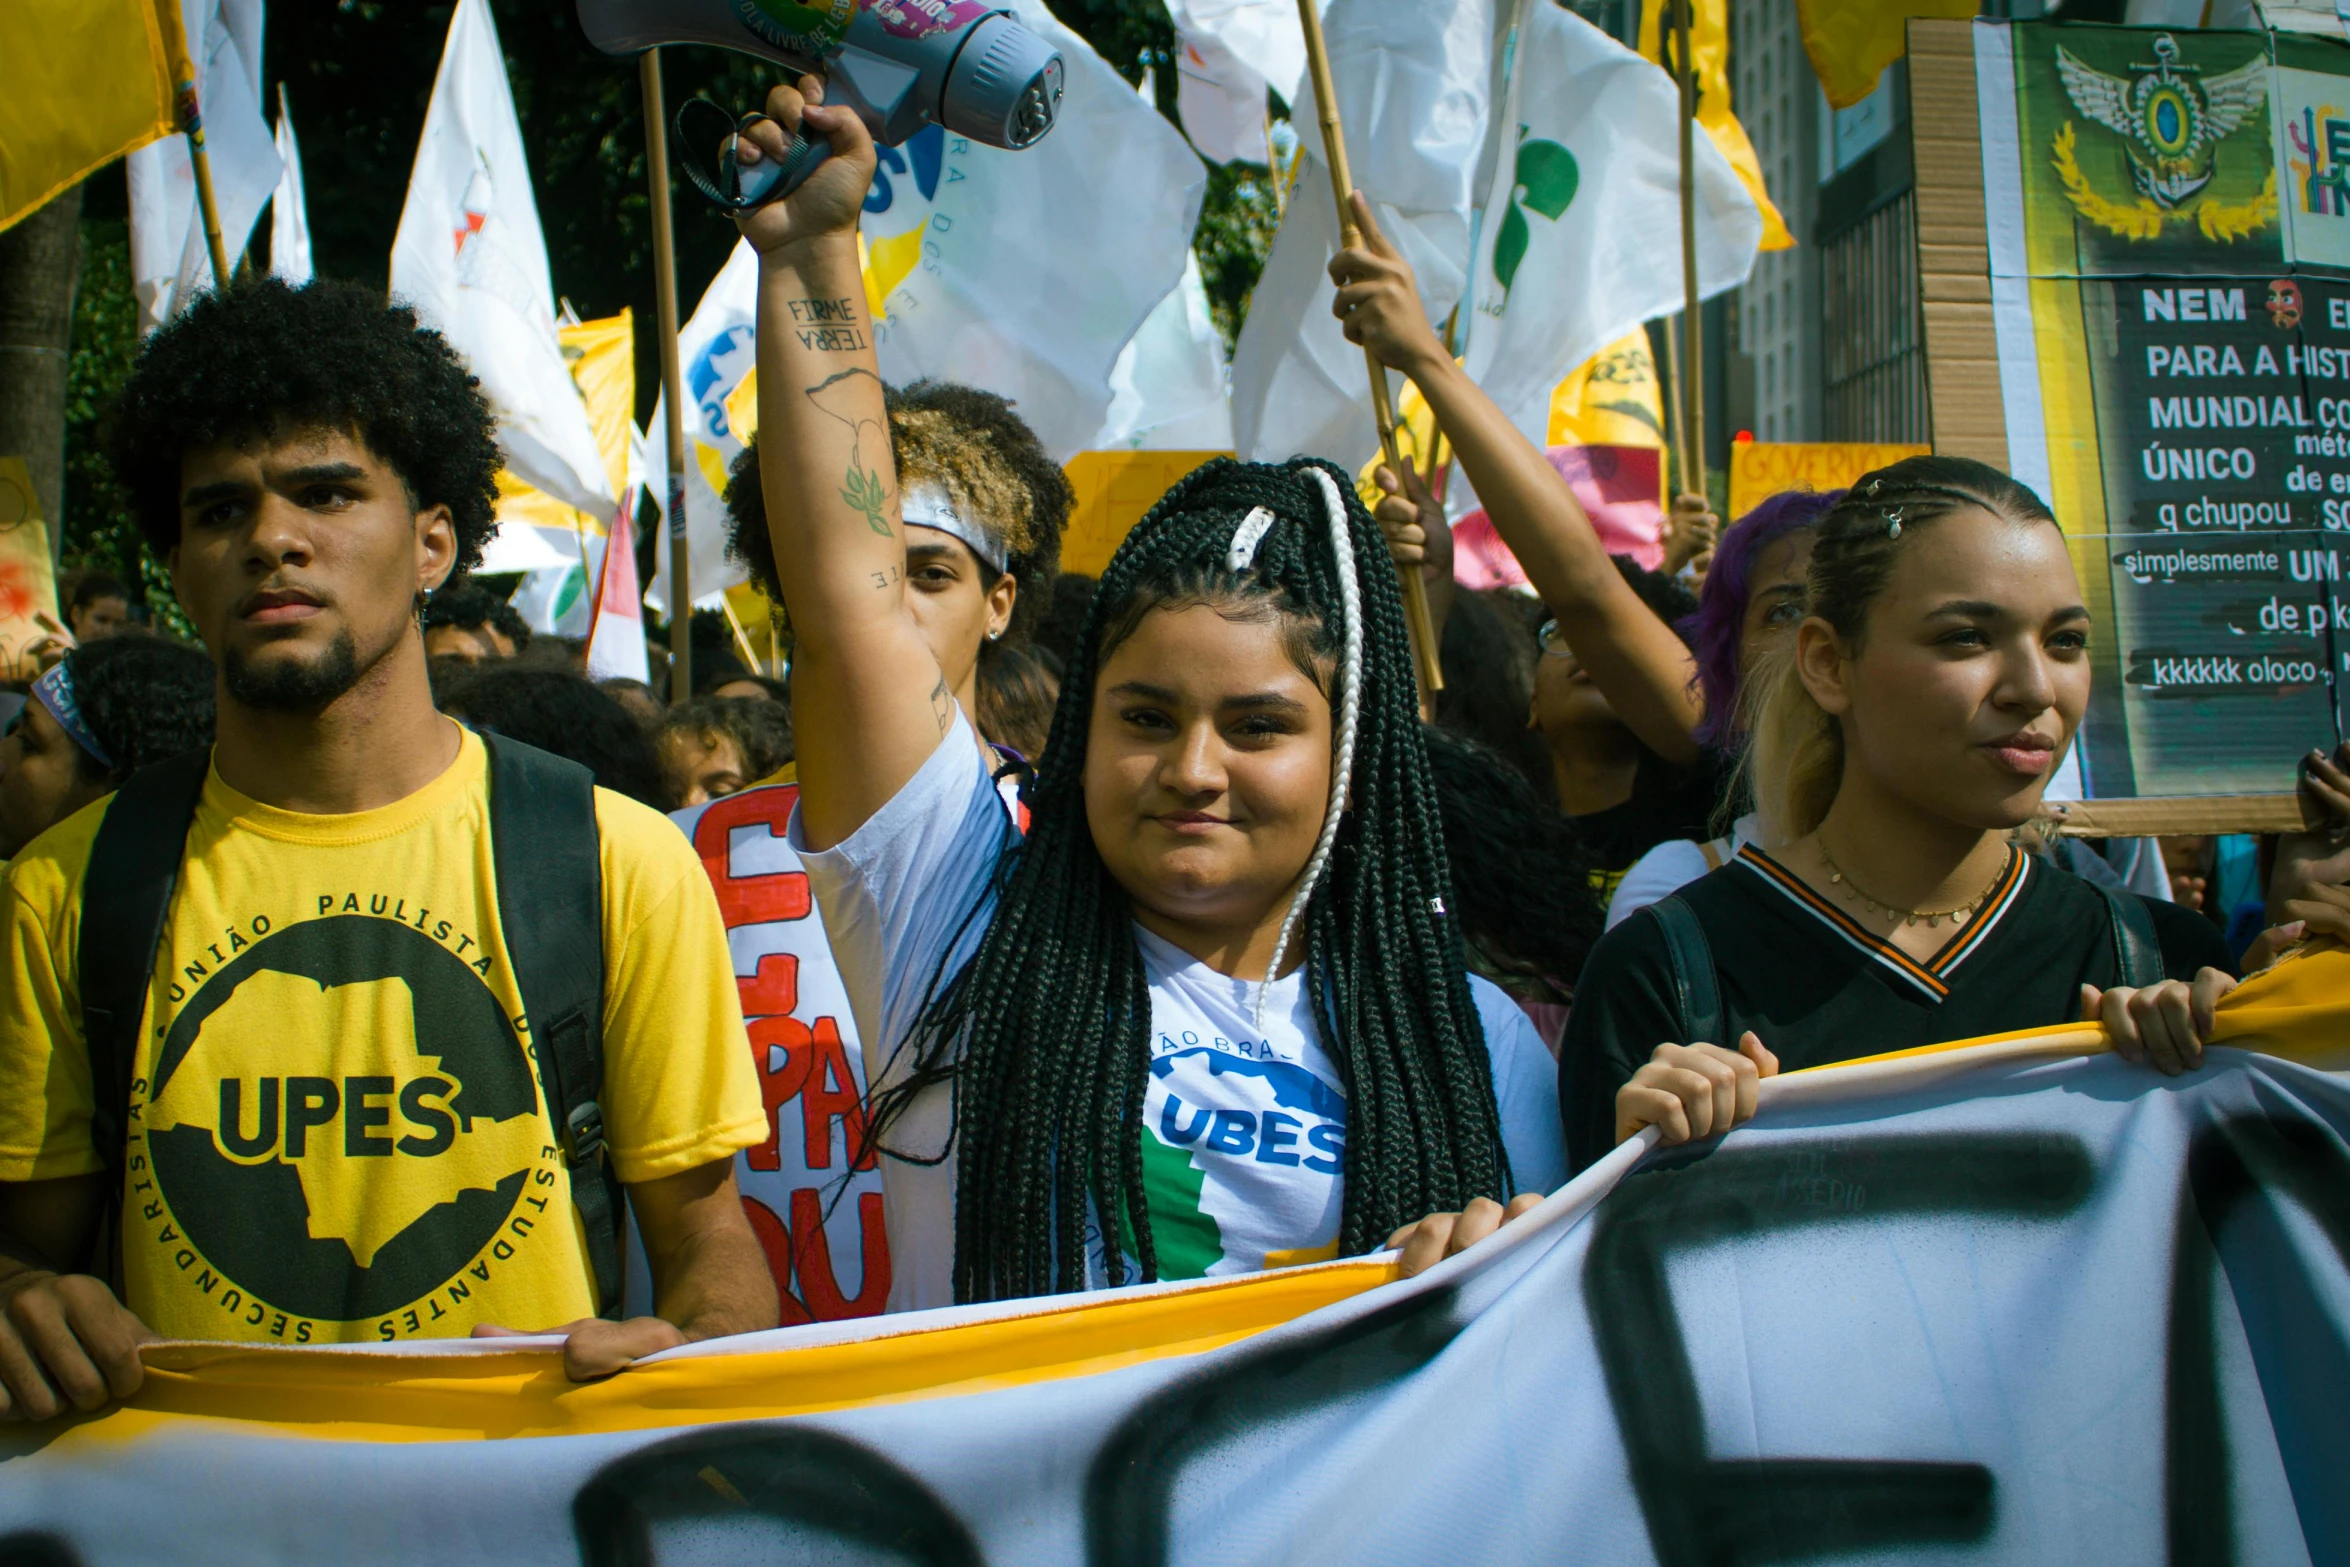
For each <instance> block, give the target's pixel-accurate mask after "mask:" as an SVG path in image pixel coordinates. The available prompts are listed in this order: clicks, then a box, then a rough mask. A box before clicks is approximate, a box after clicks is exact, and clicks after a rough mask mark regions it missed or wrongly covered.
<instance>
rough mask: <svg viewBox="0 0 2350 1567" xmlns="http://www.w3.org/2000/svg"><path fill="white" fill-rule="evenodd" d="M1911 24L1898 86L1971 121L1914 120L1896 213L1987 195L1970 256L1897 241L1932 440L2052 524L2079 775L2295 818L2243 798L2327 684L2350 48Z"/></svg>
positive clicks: (2294, 40)
mask: <svg viewBox="0 0 2350 1567" xmlns="http://www.w3.org/2000/svg"><path fill="white" fill-rule="evenodd" d="M1915 31H1916V32H1917V33H1918V35H1919V36H1918V37H1917V38H1913V48H1912V71H1913V79H1914V80H1913V85H1914V86H1915V88H1916V90H1917V91H1919V92H1921V93H1925V94H1932V95H1936V96H1935V101H1936V102H1952V103H1958V102H1963V103H1965V104H1967V105H1969V106H1971V107H1972V109H1973V111H1974V112H1973V113H1972V115H1962V116H1960V117H1958V123H1959V124H1962V125H1964V126H1965V128H1966V129H1967V130H1969V131H1971V132H1973V133H1974V134H1973V137H1972V139H1971V140H1962V139H1961V138H1960V136H1959V135H1958V134H1957V133H1956V132H1955V131H1954V129H1953V127H1952V125H1951V124H1950V123H1949V122H1948V120H1947V118H1946V120H1945V123H1943V124H1941V125H1940V126H1939V127H1938V128H1937V129H1936V131H1935V132H1934V133H1933V135H1932V136H1930V137H1929V136H1927V135H1926V133H1924V132H1922V131H1921V132H1919V133H1918V134H1919V139H1918V142H1917V147H1918V156H1919V160H1920V161H1919V164H1918V169H1919V176H1918V223H1919V230H1920V233H1921V234H1923V233H1925V232H1927V231H1928V230H1931V231H1933V232H1935V233H1937V234H1940V233H1943V232H1945V231H1946V226H1947V224H1948V223H1950V222H1951V221H1952V220H1953V219H1954V217H1956V216H1958V215H1960V214H1964V213H1966V212H1969V211H1970V210H1971V211H1972V212H1974V213H1979V214H1980V215H1981V216H1980V217H1979V218H1974V219H1971V220H1968V221H1972V222H1975V223H1979V224H1980V225H1981V227H1979V228H1976V229H1974V230H1973V231H1972V232H1973V233H1974V234H1979V235H1980V236H1982V240H1981V248H1980V249H1975V248H1973V247H1972V246H1971V245H1961V244H1951V245H1935V246H1931V247H1924V246H1921V249H1920V252H1919V255H1920V263H1919V264H1920V273H1921V275H1920V292H1921V297H1922V298H1924V299H1925V300H1927V301H1933V302H1947V303H1929V304H1928V305H1927V307H1926V320H1927V354H1928V360H1929V369H1928V377H1927V379H1928V382H1929V385H1930V386H1931V387H1932V389H1933V393H1932V395H1933V417H1934V434H1935V443H1936V448H1937V450H1942V451H1963V452H1966V453H1968V454H1969V455H1974V456H1980V457H1983V458H1984V459H1985V460H1987V461H1991V462H1994V463H1996V464H1999V465H2000V466H2003V467H2005V468H2006V469H2007V471H2009V472H2010V473H2012V474H2014V476H2015V477H2016V478H2017V479H2019V480H2020V481H2022V482H2023V483H2024V484H2026V485H2029V486H2030V487H2031V488H2032V489H2033V490H2034V491H2036V492H2037V493H2039V494H2040V495H2041V496H2042V497H2043V498H2044V499H2046V501H2047V502H2048V504H2049V507H2050V509H2051V510H2052V511H2054V512H2055V514H2056V517H2057V519H2058V521H2059V522H2060V523H2061V524H2062V525H2063V527H2064V530H2065V533H2066V534H2067V536H2068V537H2069V538H2070V540H2071V541H2072V546H2073V562H2074V566H2075V569H2076V570H2077V571H2078V572H2079V574H2080V579H2081V588H2082V591H2083V594H2084V596H2085V602H2086V603H2087V604H2088V606H2089V609H2090V613H2091V615H2092V616H2093V617H2094V626H2093V631H2092V635H2091V658H2092V660H2093V666H2094V678H2093V681H2092V684H2091V695H2090V705H2089V711H2088V714H2087V716H2086V718H2085V719H2084V721H2083V723H2082V727H2081V737H2080V741H2079V744H2078V746H2077V749H2076V752H2075V755H2076V757H2077V759H2078V762H2079V783H2080V787H2081V793H2082V795H2083V797H2084V798H2085V799H2086V800H2087V801H2090V802H2097V801H2114V802H2145V803H2149V804H2150V803H2152V802H2155V801H2168V802H2172V803H2173V804H2174V805H2176V806H2178V807H2181V808H2182V809H2184V808H2186V807H2189V806H2192V805H2194V804H2196V803H2197V802H2211V801H2215V800H2219V799H2228V800H2231V801H2233V802H2235V803H2234V804H2232V805H2231V806H2230V807H2229V812H2230V817H2229V821H2228V823H2227V824H2226V825H2227V826H2228V827H2229V828H2230V829H2231V830H2253V829H2254V827H2255V826H2256V825H2273V821H2272V818H2281V819H2283V820H2285V821H2287V822H2290V821H2291V820H2292V817H2293V814H2294V813H2292V812H2290V811H2282V812H2280V811H2278V810H2273V809H2269V808H2267V807H2266V806H2264V805H2262V803H2261V801H2260V797H2262V796H2267V797H2270V798H2271V799H2272V800H2274V799H2277V798H2279V797H2283V796H2286V795H2288V794H2289V791H2290V790H2291V789H2292V787H2293V770H2294V765H2295V761H2296V759H2297V758H2298V757H2299V756H2301V755H2302V754H2303V753H2305V752H2307V751H2309V750H2310V749H2311V748H2312V747H2314V746H2328V747H2330V746H2331V745H2332V744H2333V743H2334V741H2335V740H2336V739H2337V738H2338V736H2339V734H2340V732H2341V727H2340V726H2341V723H2342V718H2343V713H2342V709H2341V708H2340V706H2338V704H2339V703H2340V702H2341V699H2342V697H2343V695H2345V694H2350V652H2346V651H2345V650H2346V649H2350V604H2345V603H2344V602H2343V601H2342V598H2341V595H2340V577H2341V568H2342V563H2343V557H2344V556H2345V555H2350V278H2345V277H2344V276H2343V275H2342V272H2341V269H2342V268H2343V266H2344V264H2345V263H2346V262H2350V164H2345V163H2343V162H2341V161H2340V160H2341V159H2343V158H2345V157H2350V111H2345V110H2344V109H2342V108H2340V107H2337V106H2338V105H2343V104H2350V48H2346V47H2344V46H2343V45H2342V44H2340V43H2333V42H2325V41H2322V40H2318V39H2315V38H2306V37H2298V36H2293V35H2287V34H2263V33H2258V32H2230V31H2206V30H2201V29H2192V28H2177V29H2169V28H2146V27H2100V26H2079V25H2071V26H2065V27H2054V26H2045V25H2042V24H2038V23H2016V24H2009V25H1990V24H1976V25H1971V26H1969V27H1964V28H1960V27H1951V28H1948V29H1947V30H1946V31H1941V32H1937V31H1934V30H1932V29H1930V28H1929V27H1928V26H1927V25H1926V24H1919V26H1918V27H1917V29H1915ZM1929 252H1930V253H1929ZM1986 298H1987V304H1988V308H1987V309H1984V308H1981V307H1980V306H1977V305H1972V304H1967V305H1963V306H1962V305H1961V304H1960V303H1957V302H1959V301H1966V300H1984V299H1986ZM2002 448H2003V450H2002ZM2288 803H2289V802H2288ZM2255 817H2257V818H2258V819H2259V822H2258V823H2257V824H2256V822H2255V820H2254V818H2255ZM2197 819H2198V820H2200V819H2201V818H2197ZM2186 820H2187V816H2186V815H2183V814H2178V813H2173V814H2169V815H2161V814H2158V815H2157V816H2156V817H2153V818H2149V821H2150V822H2152V823H2153V825H2152V827H2151V828H2150V830H2158V831H2159V830H2173V831H2176V830H2186V829H2185V822H2186ZM2206 830H2209V829H2208V827H2207V829H2206Z"/></svg>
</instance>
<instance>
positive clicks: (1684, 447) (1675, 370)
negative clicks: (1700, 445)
mask: <svg viewBox="0 0 2350 1567" xmlns="http://www.w3.org/2000/svg"><path fill="white" fill-rule="evenodd" d="M1665 368H1666V369H1667V370H1669V371H1670V372H1671V373H1672V377H1673V399H1672V401H1671V403H1669V404H1668V405H1667V406H1666V409H1665V417H1666V418H1668V419H1670V420H1672V421H1673V461H1674V462H1676V463H1678V464H1679V465H1680V468H1681V488H1682V489H1683V490H1686V489H1688V488H1689V418H1688V414H1689V404H1688V402H1687V400H1686V399H1684V398H1683V397H1682V396H1681V318H1680V317H1679V316H1677V315H1676V316H1667V317H1665Z"/></svg>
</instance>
